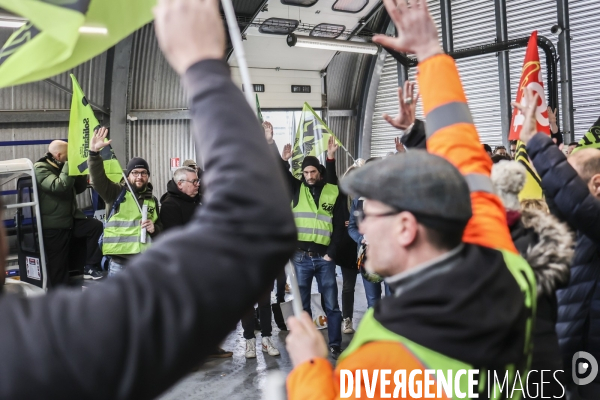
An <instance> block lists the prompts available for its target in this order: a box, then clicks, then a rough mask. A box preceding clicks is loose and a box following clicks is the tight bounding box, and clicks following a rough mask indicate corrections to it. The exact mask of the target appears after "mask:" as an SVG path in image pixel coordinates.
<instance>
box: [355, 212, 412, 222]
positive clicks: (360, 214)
mask: <svg viewBox="0 0 600 400" xmlns="http://www.w3.org/2000/svg"><path fill="white" fill-rule="evenodd" d="M401 212H402V211H388V212H386V213H382V214H365V212H364V211H363V210H356V211H354V216H355V217H356V222H357V223H358V224H362V223H363V222H364V221H365V219H367V218H369V217H373V218H377V217H390V216H392V215H396V214H400V213H401Z"/></svg>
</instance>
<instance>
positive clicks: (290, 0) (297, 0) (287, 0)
mask: <svg viewBox="0 0 600 400" xmlns="http://www.w3.org/2000/svg"><path fill="white" fill-rule="evenodd" d="M318 1H319V0H281V4H285V5H288V6H296V7H312V6H314V5H315V4H317V2H318Z"/></svg>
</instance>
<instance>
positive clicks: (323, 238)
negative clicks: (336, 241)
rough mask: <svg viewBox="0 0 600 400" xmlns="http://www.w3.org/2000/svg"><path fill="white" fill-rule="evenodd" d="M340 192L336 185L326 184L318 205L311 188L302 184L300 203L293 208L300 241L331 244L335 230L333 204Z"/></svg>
mask: <svg viewBox="0 0 600 400" xmlns="http://www.w3.org/2000/svg"><path fill="white" fill-rule="evenodd" d="M339 193H340V191H339V189H338V187H337V186H336V185H330V184H326V185H325V186H324V187H323V190H322V191H321V196H320V197H319V203H320V204H319V206H318V207H317V205H316V204H315V201H314V199H313V196H312V194H311V193H310V188H309V187H308V186H306V185H305V184H302V186H301V188H300V195H299V196H298V204H297V205H296V207H294V208H293V212H294V220H295V221H296V228H297V229H298V240H299V241H302V242H314V243H316V244H321V245H324V246H329V243H331V233H332V232H333V206H334V205H335V201H336V199H337V197H338V195H339Z"/></svg>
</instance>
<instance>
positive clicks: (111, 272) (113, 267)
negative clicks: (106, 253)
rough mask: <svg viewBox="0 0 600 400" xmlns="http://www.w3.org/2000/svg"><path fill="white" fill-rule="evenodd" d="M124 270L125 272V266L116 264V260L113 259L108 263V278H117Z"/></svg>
mask: <svg viewBox="0 0 600 400" xmlns="http://www.w3.org/2000/svg"><path fill="white" fill-rule="evenodd" d="M124 270H125V264H120V263H118V262H116V261H115V260H113V259H112V258H111V259H110V261H109V263H108V276H115V275H117V274H118V273H120V272H122V271H124Z"/></svg>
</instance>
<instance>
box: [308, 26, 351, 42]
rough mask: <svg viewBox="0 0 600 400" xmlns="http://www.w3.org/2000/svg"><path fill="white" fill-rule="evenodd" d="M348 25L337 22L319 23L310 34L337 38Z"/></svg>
mask: <svg viewBox="0 0 600 400" xmlns="http://www.w3.org/2000/svg"><path fill="white" fill-rule="evenodd" d="M345 30H346V27H345V26H344V25H335V24H319V25H317V26H315V27H314V28H313V30H312V31H310V36H313V37H322V38H330V39H335V38H337V37H338V36H340V35H341V34H342V33H344V31H345Z"/></svg>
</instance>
